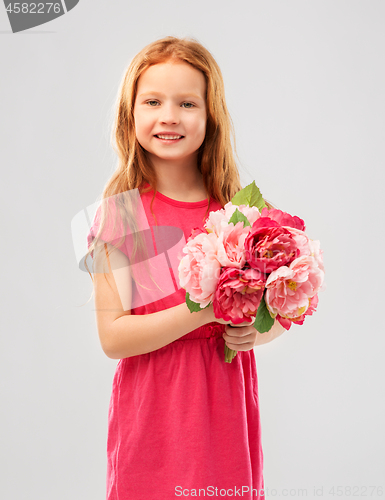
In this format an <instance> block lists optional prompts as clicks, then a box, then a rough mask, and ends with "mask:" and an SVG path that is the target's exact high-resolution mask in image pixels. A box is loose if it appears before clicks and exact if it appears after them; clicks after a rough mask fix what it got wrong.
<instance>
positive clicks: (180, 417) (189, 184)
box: [87, 37, 284, 500]
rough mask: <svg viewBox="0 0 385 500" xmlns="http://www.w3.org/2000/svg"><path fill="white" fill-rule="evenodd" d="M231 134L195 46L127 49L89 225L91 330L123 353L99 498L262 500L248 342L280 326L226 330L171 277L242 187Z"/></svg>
mask: <svg viewBox="0 0 385 500" xmlns="http://www.w3.org/2000/svg"><path fill="white" fill-rule="evenodd" d="M230 132H232V128H231V120H230V116H229V113H228V110H227V107H226V103H225V96H224V87H223V80H222V75H221V71H220V69H219V67H218V65H217V63H216V62H215V60H214V58H213V57H212V55H211V54H210V53H209V52H208V51H207V50H206V49H205V48H204V47H203V46H202V45H201V44H200V43H198V42H197V41H195V40H194V39H179V38H175V37H166V38H163V39H161V40H158V41H156V42H154V43H151V44H150V45H148V46H147V47H145V48H144V49H143V50H142V51H141V52H140V53H139V54H138V55H137V56H135V57H134V59H133V60H132V62H131V64H130V65H129V67H128V69H127V72H126V74H125V76H124V78H123V82H122V85H121V88H120V91H119V97H118V103H117V113H116V120H115V125H114V136H115V140H116V151H117V153H118V156H119V166H118V168H117V170H116V172H115V173H114V175H113V176H112V178H111V179H110V181H109V182H108V183H107V186H106V187H105V189H104V192H103V196H102V199H103V202H105V203H104V205H103V207H102V210H98V212H97V214H96V217H95V219H94V224H93V226H92V228H91V231H90V233H89V234H88V246H89V252H88V254H87V256H88V255H92V256H93V258H94V261H93V263H94V266H96V267H95V270H94V278H93V282H94V291H95V306H96V319H97V328H98V333H99V338H100V342H101V346H102V348H103V350H104V352H105V354H106V355H107V356H108V357H110V358H112V359H119V362H118V364H117V367H116V372H115V376H114V380H113V387H112V395H111V401H110V407H109V418H108V441H107V499H108V500H118V499H119V500H170V499H172V498H175V497H178V496H222V497H225V498H229V497H233V496H242V498H243V499H252V498H253V499H254V498H258V499H259V498H264V492H263V486H264V483H263V453H262V447H261V424H260V414H259V398H258V382H257V372H256V363H255V357H254V351H253V347H255V346H257V345H259V344H262V343H265V342H269V341H271V340H273V339H274V338H276V337H277V336H279V335H280V334H281V333H283V331H284V329H283V328H282V327H281V326H280V325H279V323H278V322H275V324H274V325H273V327H272V329H271V330H270V332H268V333H264V334H263V335H261V334H259V333H258V332H257V330H256V329H255V328H254V327H253V326H251V323H247V322H246V323H242V324H240V325H236V326H237V328H232V327H231V326H230V324H228V323H226V322H225V321H224V320H222V319H217V318H216V317H215V315H214V311H213V307H212V306H210V307H207V308H205V309H202V310H201V311H199V312H196V313H190V311H189V309H188V307H187V305H186V303H185V290H184V289H182V288H181V287H180V286H179V284H178V274H177V269H178V264H179V260H178V256H179V257H180V250H181V248H182V247H183V245H184V244H185V242H186V240H187V238H188V237H189V236H190V234H191V232H192V229H193V228H194V227H201V226H203V223H204V221H205V219H206V218H207V215H208V213H209V211H211V210H219V209H220V208H223V206H224V205H225V204H226V203H227V202H228V201H230V199H231V198H232V197H233V196H234V194H235V193H236V192H237V191H239V190H240V189H241V185H240V180H239V173H238V170H237V167H236V164H235V161H234V156H233V151H232V146H231V141H230ZM135 193H137V194H138V197H137V198H135V196H134V194H135ZM122 196H123V198H122ZM269 208H270V207H269ZM112 221H113V222H112ZM112 225H113V228H114V229H115V230H116V228H118V232H117V233H116V232H114V230H111V226H112ZM139 229H141V230H140V231H139ZM117 234H118V235H119V238H117V237H116V235H117ZM180 237H181V238H180ZM178 242H179V243H178ZM172 249H174V250H173V251H171V250H172ZM175 249H178V251H179V252H178V255H177V252H176V251H175ZM94 251H95V252H94ZM138 266H139V267H142V268H143V269H144V267H146V269H147V272H143V269H142V271H141V272H140V271H138V268H139V267H138ZM149 268H150V270H149V271H148V269H149ZM150 278H151V279H150ZM151 283H155V284H156V286H155V287H152V288H151ZM149 290H152V291H153V293H148V291H149ZM146 294H147V295H146ZM225 342H226V344H227V345H228V347H230V348H231V349H234V350H236V351H238V354H237V356H235V358H234V359H233V361H232V363H231V364H228V363H225V362H224V345H225Z"/></svg>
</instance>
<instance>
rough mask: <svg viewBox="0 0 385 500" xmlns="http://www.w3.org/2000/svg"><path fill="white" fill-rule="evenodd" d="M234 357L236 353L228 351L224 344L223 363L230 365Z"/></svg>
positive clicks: (231, 350)
mask: <svg viewBox="0 0 385 500" xmlns="http://www.w3.org/2000/svg"><path fill="white" fill-rule="evenodd" d="M236 355H237V351H234V350H233V349H230V348H229V347H227V344H225V362H226V363H231V362H232V360H233V359H234V358H235V356H236Z"/></svg>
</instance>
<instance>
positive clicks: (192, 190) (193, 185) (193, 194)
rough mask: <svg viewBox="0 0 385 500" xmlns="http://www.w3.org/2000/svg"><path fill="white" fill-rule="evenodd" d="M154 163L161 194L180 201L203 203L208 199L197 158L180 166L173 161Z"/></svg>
mask: <svg viewBox="0 0 385 500" xmlns="http://www.w3.org/2000/svg"><path fill="white" fill-rule="evenodd" d="M157 160H158V161H156V162H154V161H153V162H152V163H153V165H154V169H155V172H156V177H157V189H158V191H159V192H160V193H162V194H164V195H165V196H168V197H169V198H172V199H174V200H178V201H188V202H189V201H201V200H203V199H205V198H207V192H206V189H205V186H204V182H203V176H202V174H201V173H200V172H199V170H198V166H197V162H196V158H194V159H191V162H185V163H183V165H182V164H179V163H178V162H173V161H165V160H163V161H159V158H158V159H157Z"/></svg>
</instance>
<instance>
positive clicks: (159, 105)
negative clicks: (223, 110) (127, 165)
mask: <svg viewBox="0 0 385 500" xmlns="http://www.w3.org/2000/svg"><path fill="white" fill-rule="evenodd" d="M205 95H206V80H205V77H204V75H203V73H202V72H201V71H199V70H197V69H195V68H194V67H192V66H191V65H190V64H188V63H185V62H182V61H180V62H169V61H168V62H165V63H159V64H154V65H153V66H150V67H149V68H147V69H146V70H145V71H144V72H143V73H142V74H141V75H140V77H139V80H138V87H137V96H136V99H135V104H134V119H135V132H136V138H137V140H138V142H139V144H140V145H141V146H142V147H143V148H144V149H145V150H146V151H147V152H148V155H149V156H150V158H151V159H152V160H153V161H154V163H155V164H156V163H157V161H158V160H159V159H163V160H168V161H173V160H175V161H181V160H182V161H186V162H189V161H191V160H194V161H196V156H197V150H198V149H199V147H200V146H201V144H202V143H203V141H204V138H205V134H206V120H207V115H206V100H205Z"/></svg>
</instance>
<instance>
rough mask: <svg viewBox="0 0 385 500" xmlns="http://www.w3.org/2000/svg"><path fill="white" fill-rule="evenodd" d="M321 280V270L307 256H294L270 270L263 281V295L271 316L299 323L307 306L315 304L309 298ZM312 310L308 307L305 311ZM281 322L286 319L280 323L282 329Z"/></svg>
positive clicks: (312, 259) (315, 291)
mask: <svg viewBox="0 0 385 500" xmlns="http://www.w3.org/2000/svg"><path fill="white" fill-rule="evenodd" d="M323 279H324V272H323V271H322V270H321V269H320V268H319V267H318V265H317V262H316V261H315V259H314V258H313V257H311V256H308V255H304V256H302V257H299V258H297V259H295V260H294V261H293V262H292V263H291V264H290V266H289V267H287V266H282V267H280V268H278V269H276V270H275V271H273V272H272V273H271V274H270V276H269V277H268V279H267V281H266V294H265V302H266V306H267V308H268V310H269V311H270V313H271V315H272V316H274V317H275V316H276V315H279V316H281V318H283V319H288V320H291V321H294V322H300V321H302V322H303V318H302V316H303V315H304V313H305V312H306V311H307V310H308V309H309V307H315V306H316V299H315V300H314V301H313V303H312V301H311V299H312V298H313V297H314V296H315V295H316V294H317V293H318V292H319V290H320V289H321V286H322V283H323ZM312 312H313V310H312V309H310V311H309V312H308V314H311V313H312ZM278 319H279V318H278ZM280 322H281V321H280ZM284 323H287V322H285V321H284V322H281V324H283V326H284V327H285V328H286V326H285V324H284ZM300 324H302V323H300Z"/></svg>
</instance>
